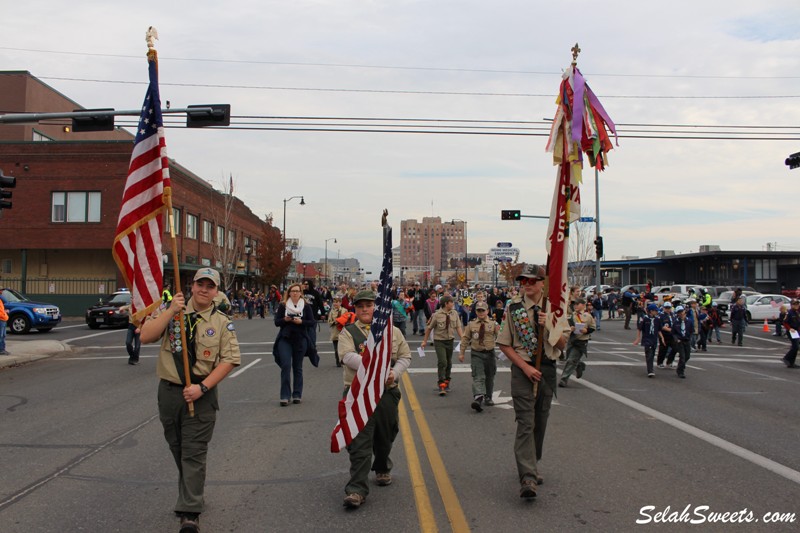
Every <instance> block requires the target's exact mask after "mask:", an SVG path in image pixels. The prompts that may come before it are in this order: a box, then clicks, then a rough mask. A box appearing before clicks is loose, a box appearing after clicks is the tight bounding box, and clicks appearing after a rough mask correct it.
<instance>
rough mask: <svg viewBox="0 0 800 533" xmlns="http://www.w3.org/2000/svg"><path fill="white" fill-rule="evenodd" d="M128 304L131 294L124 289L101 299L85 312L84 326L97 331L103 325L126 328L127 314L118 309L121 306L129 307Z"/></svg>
mask: <svg viewBox="0 0 800 533" xmlns="http://www.w3.org/2000/svg"><path fill="white" fill-rule="evenodd" d="M130 303H131V293H130V291H128V290H126V289H123V290H119V291H117V292H115V293H113V294H110V295H109V296H107V297H106V298H101V299H100V301H99V302H98V303H96V304H94V305H93V306H91V307H90V308H89V309H87V310H86V325H88V326H89V327H90V328H91V329H97V328H99V327H100V326H103V325H105V326H115V327H127V326H128V313H127V312H126V311H123V310H121V309H120V308H121V307H122V306H123V305H130Z"/></svg>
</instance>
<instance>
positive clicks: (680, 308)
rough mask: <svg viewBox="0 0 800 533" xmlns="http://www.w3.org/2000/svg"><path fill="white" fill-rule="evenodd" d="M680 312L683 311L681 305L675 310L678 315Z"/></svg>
mask: <svg viewBox="0 0 800 533" xmlns="http://www.w3.org/2000/svg"><path fill="white" fill-rule="evenodd" d="M681 311H685V309H684V308H683V306H682V305H679V306H678V307H676V308H675V312H676V313H680V312H681Z"/></svg>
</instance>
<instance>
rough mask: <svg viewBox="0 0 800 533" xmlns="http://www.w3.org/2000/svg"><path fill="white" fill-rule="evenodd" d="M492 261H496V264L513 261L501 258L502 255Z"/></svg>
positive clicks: (508, 258)
mask: <svg viewBox="0 0 800 533" xmlns="http://www.w3.org/2000/svg"><path fill="white" fill-rule="evenodd" d="M494 260H495V261H497V262H498V263H510V262H511V261H513V259H512V258H510V257H505V256H502V255H501V256H499V257H495V258H494Z"/></svg>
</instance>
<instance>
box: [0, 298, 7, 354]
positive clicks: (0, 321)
mask: <svg viewBox="0 0 800 533" xmlns="http://www.w3.org/2000/svg"><path fill="white" fill-rule="evenodd" d="M0 294H3V290H2V289H0ZM7 324H8V312H7V311H6V306H5V304H3V300H2V299H0V355H9V353H8V352H7V351H6V325H7Z"/></svg>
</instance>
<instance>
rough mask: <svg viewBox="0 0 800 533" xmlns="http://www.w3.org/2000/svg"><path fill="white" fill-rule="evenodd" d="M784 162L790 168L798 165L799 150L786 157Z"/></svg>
mask: <svg viewBox="0 0 800 533" xmlns="http://www.w3.org/2000/svg"><path fill="white" fill-rule="evenodd" d="M785 163H786V166H787V167H789V169H790V170H791V169H793V168H797V167H800V152H795V153H793V154H792V155H790V156H789V157H787V158H786V161H785Z"/></svg>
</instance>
